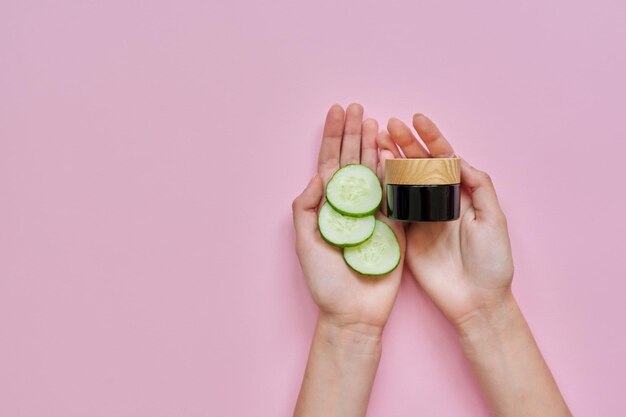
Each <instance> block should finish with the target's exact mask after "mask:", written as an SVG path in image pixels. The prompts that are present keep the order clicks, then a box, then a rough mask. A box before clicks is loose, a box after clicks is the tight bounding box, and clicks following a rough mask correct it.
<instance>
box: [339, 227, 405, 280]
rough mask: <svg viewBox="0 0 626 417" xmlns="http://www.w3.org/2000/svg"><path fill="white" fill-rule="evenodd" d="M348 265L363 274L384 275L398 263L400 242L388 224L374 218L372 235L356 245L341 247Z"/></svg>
mask: <svg viewBox="0 0 626 417" xmlns="http://www.w3.org/2000/svg"><path fill="white" fill-rule="evenodd" d="M343 259H344V260H345V261H346V263H347V264H348V266H349V267H350V268H352V269H354V270H355V271H356V272H358V273H360V274H363V275H385V274H388V273H389V272H391V271H393V270H394V269H396V267H397V266H398V264H399V263H400V244H398V239H397V238H396V235H395V233H393V230H391V228H390V227H389V226H387V225H386V224H385V223H383V222H381V221H380V220H376V227H375V228H374V233H373V234H372V237H370V238H369V239H367V240H366V241H365V242H363V243H361V244H360V245H358V246H353V247H350V248H344V249H343Z"/></svg>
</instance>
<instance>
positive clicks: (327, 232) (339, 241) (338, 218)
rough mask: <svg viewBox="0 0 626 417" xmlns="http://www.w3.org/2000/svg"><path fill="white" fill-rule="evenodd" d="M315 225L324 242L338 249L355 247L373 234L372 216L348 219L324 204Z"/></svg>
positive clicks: (373, 219) (373, 221)
mask: <svg viewBox="0 0 626 417" xmlns="http://www.w3.org/2000/svg"><path fill="white" fill-rule="evenodd" d="M317 225H318V226H319V229H320V234H321V235H322V237H323V238H324V240H325V241H326V242H328V243H330V244H331V245H335V246H339V247H347V246H356V245H358V244H360V243H363V242H365V241H366V240H367V239H368V238H369V237H370V236H371V235H372V233H374V227H375V226H376V218H375V217H374V216H366V217H350V216H344V215H343V214H341V213H339V212H338V211H336V210H335V209H334V208H333V207H332V206H331V205H330V204H328V202H325V203H324V205H322V208H321V209H320V212H319V215H318V216H317Z"/></svg>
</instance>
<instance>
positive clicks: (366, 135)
mask: <svg viewBox="0 0 626 417" xmlns="http://www.w3.org/2000/svg"><path fill="white" fill-rule="evenodd" d="M377 134H378V123H377V122H376V120H374V119H367V120H365V121H364V122H363V127H362V138H361V164H363V165H365V166H366V167H368V168H370V169H371V170H372V171H376V164H377V162H378V148H377V147H376V135H377Z"/></svg>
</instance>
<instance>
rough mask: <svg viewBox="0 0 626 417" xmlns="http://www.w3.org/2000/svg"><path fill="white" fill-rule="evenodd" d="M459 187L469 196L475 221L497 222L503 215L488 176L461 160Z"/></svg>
mask: <svg viewBox="0 0 626 417" xmlns="http://www.w3.org/2000/svg"><path fill="white" fill-rule="evenodd" d="M461 185H462V186H463V187H465V189H466V190H467V191H469V193H470V194H471V199H472V206H473V207H474V211H475V214H476V219H477V220H498V219H501V218H502V217H503V216H504V215H503V213H502V210H501V209H500V203H498V196H497V195H496V190H495V188H494V186H493V182H492V181H491V178H490V177H489V175H488V174H487V173H485V172H483V171H479V170H477V169H476V168H474V167H472V166H471V165H470V164H468V163H467V162H466V161H465V160H463V159H461Z"/></svg>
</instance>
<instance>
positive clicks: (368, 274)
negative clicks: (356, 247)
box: [343, 219, 402, 277]
mask: <svg viewBox="0 0 626 417" xmlns="http://www.w3.org/2000/svg"><path fill="white" fill-rule="evenodd" d="M379 223H380V224H382V225H384V227H387V228H388V229H389V231H390V232H391V233H392V234H393V236H394V237H395V239H396V245H398V251H399V250H400V242H398V237H397V236H396V234H395V232H394V231H393V230H392V229H391V227H389V225H387V224H386V223H385V222H382V221H380V220H378V219H377V220H376V225H378V224H379ZM372 235H373V234H372ZM368 240H369V239H368ZM363 243H365V242H363ZM343 255H344V256H343V260H344V261H345V263H346V265H348V267H349V268H350V269H351V270H353V271H354V272H356V273H358V274H360V275H364V276H368V277H381V276H383V275H387V274H389V273H391V272H392V271H394V270H395V269H396V268H397V267H398V265H400V262H401V261H402V254H400V256H398V260H397V261H396V264H395V265H394V266H393V267H392V268H391V269H389V270H387V271H384V272H380V273H373V272H362V271H359V270H358V269H356V268H354V267H353V266H352V265H350V263H349V262H348V261H347V260H346V257H345V248H344V252H343Z"/></svg>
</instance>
